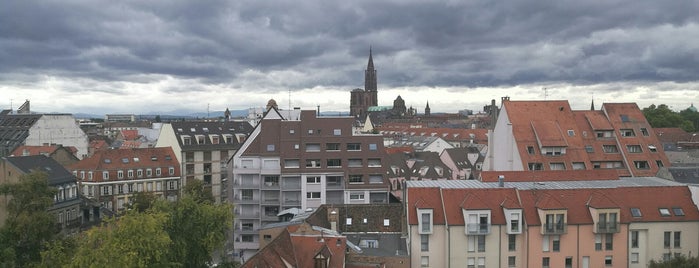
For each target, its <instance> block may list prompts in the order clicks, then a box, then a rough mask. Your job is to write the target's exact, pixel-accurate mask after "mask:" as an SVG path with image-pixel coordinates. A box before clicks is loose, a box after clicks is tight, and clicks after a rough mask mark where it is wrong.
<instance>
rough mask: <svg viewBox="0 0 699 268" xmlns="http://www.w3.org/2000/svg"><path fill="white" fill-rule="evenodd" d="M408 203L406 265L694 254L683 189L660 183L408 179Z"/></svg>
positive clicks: (583, 262) (643, 260)
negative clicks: (408, 255) (408, 258)
mask: <svg viewBox="0 0 699 268" xmlns="http://www.w3.org/2000/svg"><path fill="white" fill-rule="evenodd" d="M527 173H530V172H527ZM510 175H512V174H510ZM527 176H529V175H527ZM590 179H592V178H590ZM650 196H653V197H655V198H649V197H650ZM405 200H406V201H405V203H404V204H405V208H406V215H407V219H408V230H407V235H408V237H409V241H410V242H409V243H408V245H409V251H410V254H411V267H463V266H464V264H465V265H466V267H566V268H568V267H569V268H591V267H647V265H648V263H649V261H650V260H663V259H664V260H668V259H670V258H673V257H675V256H678V255H685V256H689V255H692V254H695V252H697V250H699V210H697V207H696V205H695V204H694V203H695V201H694V200H692V196H691V193H690V190H689V188H688V187H687V186H686V185H681V184H678V183H674V182H671V181H666V180H662V179H659V178H621V179H618V180H602V181H597V180H588V181H585V182H584V183H581V182H580V181H560V180H559V181H528V182H523V181H518V182H492V183H488V182H480V181H473V180H471V181H463V180H459V181H411V182H407V190H406V196H405Z"/></svg>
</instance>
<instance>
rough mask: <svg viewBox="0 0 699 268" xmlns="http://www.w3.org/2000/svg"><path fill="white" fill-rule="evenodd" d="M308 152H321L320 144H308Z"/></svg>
mask: <svg viewBox="0 0 699 268" xmlns="http://www.w3.org/2000/svg"><path fill="white" fill-rule="evenodd" d="M306 152H320V143H306Z"/></svg>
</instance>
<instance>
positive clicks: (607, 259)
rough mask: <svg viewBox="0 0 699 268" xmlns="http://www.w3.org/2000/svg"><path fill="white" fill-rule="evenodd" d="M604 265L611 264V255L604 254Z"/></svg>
mask: <svg viewBox="0 0 699 268" xmlns="http://www.w3.org/2000/svg"><path fill="white" fill-rule="evenodd" d="M604 265H605V266H612V256H604Z"/></svg>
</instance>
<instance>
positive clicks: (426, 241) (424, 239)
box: [420, 234, 430, 251]
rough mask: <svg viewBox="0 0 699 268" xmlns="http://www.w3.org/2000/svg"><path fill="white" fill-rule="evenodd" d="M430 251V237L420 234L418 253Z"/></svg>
mask: <svg viewBox="0 0 699 268" xmlns="http://www.w3.org/2000/svg"><path fill="white" fill-rule="evenodd" d="M429 250H430V235H428V234H421V235H420V251H429Z"/></svg>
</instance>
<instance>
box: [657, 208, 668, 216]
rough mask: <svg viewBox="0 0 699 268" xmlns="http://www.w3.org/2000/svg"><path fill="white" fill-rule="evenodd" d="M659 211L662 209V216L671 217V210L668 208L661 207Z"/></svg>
mask: <svg viewBox="0 0 699 268" xmlns="http://www.w3.org/2000/svg"><path fill="white" fill-rule="evenodd" d="M658 211H660V216H663V217H670V210H669V209H667V208H659V209H658Z"/></svg>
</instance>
